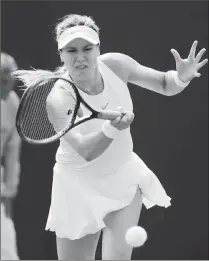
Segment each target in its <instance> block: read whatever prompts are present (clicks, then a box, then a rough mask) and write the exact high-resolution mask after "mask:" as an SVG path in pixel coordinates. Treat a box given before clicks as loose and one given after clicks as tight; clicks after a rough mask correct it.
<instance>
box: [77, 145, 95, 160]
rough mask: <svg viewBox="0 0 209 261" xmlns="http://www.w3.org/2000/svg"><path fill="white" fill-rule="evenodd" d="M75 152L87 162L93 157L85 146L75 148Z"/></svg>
mask: <svg viewBox="0 0 209 261" xmlns="http://www.w3.org/2000/svg"><path fill="white" fill-rule="evenodd" d="M77 153H78V154H79V155H80V156H81V157H82V158H83V159H84V160H85V161H87V162H89V161H92V160H93V159H94V157H93V155H92V153H91V152H90V151H89V150H87V149H86V148H83V147H79V148H78V149H77Z"/></svg>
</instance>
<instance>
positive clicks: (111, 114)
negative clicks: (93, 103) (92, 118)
mask: <svg viewBox="0 0 209 261" xmlns="http://www.w3.org/2000/svg"><path fill="white" fill-rule="evenodd" d="M122 115H124V113H121V112H120V111H113V110H102V111H99V114H98V118H99V119H102V120H115V119H116V118H117V117H119V116H122Z"/></svg>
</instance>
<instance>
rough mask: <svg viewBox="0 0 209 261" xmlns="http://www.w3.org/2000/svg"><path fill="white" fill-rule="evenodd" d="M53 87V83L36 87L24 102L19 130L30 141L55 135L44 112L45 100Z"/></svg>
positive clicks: (45, 111)
mask: <svg viewBox="0 0 209 261" xmlns="http://www.w3.org/2000/svg"><path fill="white" fill-rule="evenodd" d="M53 86H54V82H49V83H47V84H44V85H42V86H38V87H37V88H36V89H35V90H34V91H33V92H32V93H31V94H30V95H29V97H28V98H27V99H26V101H25V104H24V113H23V114H22V119H21V120H22V121H21V128H22V132H23V134H24V135H25V136H26V137H28V138H30V139H33V140H41V139H46V138H49V137H52V136H54V135H56V131H55V130H54V128H53V126H52V124H51V122H50V121H49V119H48V115H47V110H46V100H47V97H48V95H49V93H50V91H51V89H52V87H53Z"/></svg>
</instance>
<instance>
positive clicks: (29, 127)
mask: <svg viewBox="0 0 209 261" xmlns="http://www.w3.org/2000/svg"><path fill="white" fill-rule="evenodd" d="M58 80H62V81H64V82H65V84H68V85H69V88H71V92H72V94H73V96H74V97H76V102H75V107H74V108H73V110H72V106H70V105H69V107H70V108H71V110H72V112H71V117H70V118H69V119H70V120H69V122H68V123H67V124H66V126H64V127H63V129H62V130H60V131H58V132H57V131H55V129H54V127H53V125H52V123H51V122H50V120H49V117H48V114H47V109H46V103H47V97H48V95H49V94H50V92H51V91H52V88H53V87H54V85H55V83H56V82H57V81H58ZM81 103H82V104H83V105H84V106H85V107H86V108H87V109H88V111H89V112H90V115H88V116H87V117H85V118H81V119H80V120H79V119H78V121H76V117H77V114H78V110H79V107H80V104H81ZM66 113H67V112H66ZM120 115H121V112H119V111H105V110H101V111H96V110H95V109H93V108H92V107H91V106H90V105H89V104H87V103H86V102H85V101H84V99H83V98H82V97H81V95H80V94H79V91H78V89H77V87H76V86H75V84H74V83H73V82H71V81H70V80H68V79H66V78H63V77H60V76H54V77H51V78H50V80H49V81H47V83H44V82H38V83H36V84H34V85H33V86H31V87H29V88H27V89H26V90H25V92H24V94H23V96H22V98H21V101H20V105H19V108H18V112H17V116H16V127H17V131H18V133H19V135H20V136H21V138H22V139H23V140H24V141H26V142H29V143H31V144H47V143H51V142H54V141H57V140H58V139H60V138H61V137H62V136H63V135H65V134H66V133H67V132H68V131H70V130H71V129H72V128H74V127H75V126H77V125H79V124H81V123H83V122H86V121H89V120H91V119H95V118H98V119H108V120H113V119H115V118H116V117H118V116H120Z"/></svg>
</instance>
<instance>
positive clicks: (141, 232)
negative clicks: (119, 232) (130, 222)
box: [125, 226, 147, 247]
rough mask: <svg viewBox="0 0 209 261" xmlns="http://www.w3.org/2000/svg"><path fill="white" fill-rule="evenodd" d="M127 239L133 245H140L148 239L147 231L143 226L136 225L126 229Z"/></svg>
mask: <svg viewBox="0 0 209 261" xmlns="http://www.w3.org/2000/svg"><path fill="white" fill-rule="evenodd" d="M125 240H126V242H127V244H128V245H130V246H132V247H140V246H142V245H144V243H145V242H146V240H147V232H146V230H145V229H144V228H143V227H140V226H134V227H130V228H129V229H128V230H127V231H126V235H125Z"/></svg>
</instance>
